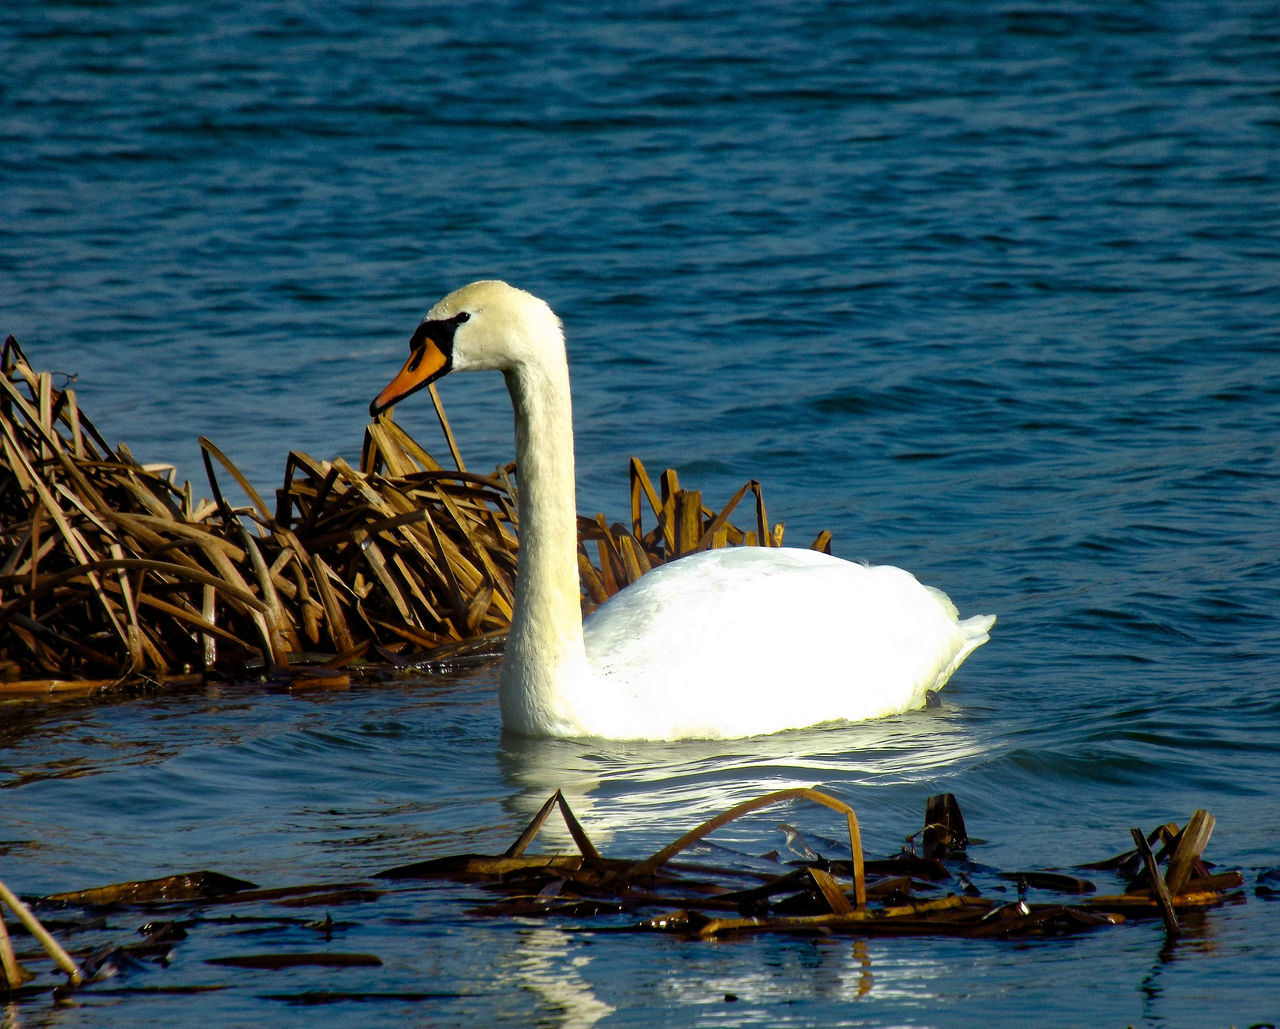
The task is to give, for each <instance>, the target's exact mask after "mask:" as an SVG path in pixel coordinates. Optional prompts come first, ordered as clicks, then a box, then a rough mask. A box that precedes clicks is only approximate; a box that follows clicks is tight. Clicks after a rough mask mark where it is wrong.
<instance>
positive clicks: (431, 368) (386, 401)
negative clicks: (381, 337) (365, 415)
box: [369, 336, 449, 418]
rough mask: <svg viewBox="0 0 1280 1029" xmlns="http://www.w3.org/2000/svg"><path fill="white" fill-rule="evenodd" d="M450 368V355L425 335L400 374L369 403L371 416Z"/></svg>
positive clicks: (432, 380)
mask: <svg viewBox="0 0 1280 1029" xmlns="http://www.w3.org/2000/svg"><path fill="white" fill-rule="evenodd" d="M415 342H416V340H415ZM448 370H449V355H447V354H446V353H445V352H444V351H443V350H441V349H440V348H439V347H438V346H436V344H435V342H434V341H433V340H432V339H431V337H430V336H423V338H422V345H421V346H420V347H416V348H414V350H413V352H412V353H411V354H410V355H409V360H408V361H406V362H405V365H404V367H403V368H401V369H400V374H399V375H397V376H396V377H395V378H394V379H392V380H391V381H390V382H389V383H387V387H386V389H384V390H383V391H382V392H381V393H379V394H378V395H377V396H376V397H375V398H374V401H373V403H372V404H370V405H369V415H370V417H373V418H376V417H377V416H378V415H380V414H381V413H382V412H383V411H385V410H386V409H387V408H388V407H390V406H391V405H392V404H394V403H396V402H397V401H400V400H403V399H404V398H405V397H407V396H409V395H410V394H411V393H416V392H418V390H420V389H422V388H423V387H424V386H427V385H428V384H430V383H432V382H434V381H435V380H436V379H438V378H440V376H441V375H443V374H444V373H445V372H447V371H448Z"/></svg>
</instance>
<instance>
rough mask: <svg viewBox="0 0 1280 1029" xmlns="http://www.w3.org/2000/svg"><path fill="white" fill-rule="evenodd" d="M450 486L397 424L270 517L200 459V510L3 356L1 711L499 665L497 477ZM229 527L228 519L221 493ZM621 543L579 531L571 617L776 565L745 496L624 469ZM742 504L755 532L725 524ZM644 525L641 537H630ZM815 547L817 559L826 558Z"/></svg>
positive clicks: (447, 474) (504, 592)
mask: <svg viewBox="0 0 1280 1029" xmlns="http://www.w3.org/2000/svg"><path fill="white" fill-rule="evenodd" d="M431 395H432V399H433V400H434V402H435V404H436V411H437V414H438V416H439V418H440V422H441V426H442V428H443V429H444V432H445V438H446V440H447V445H448V447H449V450H450V452H451V456H452V460H453V464H454V467H453V468H445V467H443V466H442V465H441V464H440V463H439V462H437V461H436V459H435V458H433V457H432V456H431V454H430V453H428V452H427V450H426V449H425V448H423V447H422V446H421V445H419V444H418V443H417V442H416V441H415V440H413V439H412V438H411V437H410V436H409V435H408V433H406V432H405V431H404V430H403V429H401V428H400V427H399V426H398V425H396V424H395V423H394V422H393V421H391V420H389V419H387V418H385V417H381V418H379V419H377V420H375V421H374V422H372V423H371V424H370V425H369V426H368V428H367V430H366V433H365V439H364V444H363V447H362V452H361V460H360V467H359V468H354V467H352V466H351V465H350V464H349V463H347V462H346V461H344V460H343V459H341V458H335V459H334V460H332V461H319V460H316V459H314V458H311V457H309V456H307V455H306V454H302V453H298V452H292V453H290V454H289V455H288V458H287V460H286V463H285V472H284V481H283V483H282V485H281V487H280V488H279V489H278V490H277V491H276V495H275V503H274V505H269V504H268V503H267V502H266V501H265V500H264V499H263V497H262V496H261V495H260V494H259V493H258V491H257V490H255V489H254V487H253V486H252V485H251V484H250V483H249V482H248V481H247V480H246V478H245V477H244V476H243V475H242V474H241V472H240V471H239V470H238V469H237V468H236V466H235V465H234V464H233V462H232V461H231V460H230V459H229V458H228V457H227V456H226V455H225V454H224V453H222V451H221V450H219V449H218V447H217V446H215V445H214V444H213V443H212V442H211V441H209V440H208V439H204V438H201V439H200V448H201V454H202V458H203V463H204V467H205V472H206V476H207V480H208V486H209V489H210V491H211V494H212V499H207V500H206V499H197V498H196V496H195V494H194V492H193V490H192V487H191V485H190V483H184V484H183V485H181V486H178V485H176V484H175V483H174V481H173V469H172V468H171V467H169V466H164V465H159V466H158V465H143V464H141V463H139V462H138V461H137V460H135V459H134V457H133V455H132V454H131V452H130V451H129V448H128V447H126V446H125V445H123V444H121V445H119V446H117V447H115V448H114V449H113V448H112V447H111V446H110V445H109V444H108V443H107V442H106V440H105V439H104V437H103V436H102V434H101V433H100V432H99V431H98V430H97V428H96V427H95V426H94V424H93V422H92V421H91V420H90V419H89V417H88V416H87V415H86V414H85V412H83V411H82V410H81V409H80V407H79V405H78V403H77V400H76V395H75V392H74V390H72V389H58V388H55V386H54V384H53V376H52V375H51V374H50V373H48V372H39V371H36V370H35V369H34V368H33V367H32V366H31V364H30V362H29V361H28V360H27V358H26V355H25V354H24V353H23V352H22V349H21V348H20V347H19V346H18V343H17V341H16V340H14V339H13V337H9V338H8V339H7V340H6V341H5V344H4V347H3V350H2V351H0V695H3V694H5V693H8V694H17V693H41V692H45V691H58V690H93V689H99V688H103V687H108V686H119V685H127V686H138V685H145V684H147V683H152V684H154V683H158V682H164V681H173V680H176V679H179V678H181V677H183V676H200V675H206V674H209V673H217V674H220V675H227V676H243V675H246V674H251V673H256V672H260V671H261V670H262V669H276V670H279V669H288V668H290V667H291V666H299V665H330V666H333V667H351V666H353V665H357V664H368V663H373V664H380V665H396V664H403V663H406V662H413V661H419V660H431V659H436V660H439V659H442V658H446V657H456V656H457V655H458V654H459V653H481V654H484V653H495V652H496V651H497V650H498V649H499V648H500V647H501V642H502V638H503V634H504V633H505V632H506V630H507V628H508V626H509V624H510V619H511V605H512V599H513V592H512V586H513V582H514V578H515V567H516V553H517V539H518V532H519V526H518V516H517V495H516V485H515V482H514V481H513V478H514V469H513V468H512V467H511V466H508V467H507V468H505V469H498V470H496V471H495V473H494V474H492V475H477V474H474V473H471V472H468V471H467V470H466V468H465V466H464V464H463V462H462V459H461V456H460V455H459V452H458V447H457V444H456V442H455V441H454V439H453V435H452V433H451V432H450V430H449V423H448V420H447V418H446V416H445V413H444V410H443V407H442V406H441V405H440V402H439V398H438V397H437V396H436V394H435V391H434V389H433V390H432V391H431ZM224 480H226V481H231V482H234V483H235V484H236V486H237V487H238V488H239V490H240V492H241V493H242V494H243V496H244V497H246V498H247V499H248V503H247V504H246V505H241V506H233V505H232V504H231V503H230V502H229V501H228V499H227V496H226V491H224V489H223V485H222V483H223V481H224ZM630 495H631V512H630V513H631V519H630V524H629V525H624V524H621V523H614V524H609V523H608V522H606V520H605V518H604V516H603V515H596V516H595V517H594V518H582V517H580V519H579V529H580V540H581V542H580V547H579V567H580V570H581V577H582V584H583V605H584V610H590V609H591V608H592V607H594V606H595V605H598V604H600V603H602V602H603V601H604V600H606V599H607V598H608V597H609V596H611V595H612V594H613V593H614V592H616V591H617V590H618V589H620V588H622V587H623V586H626V585H627V584H629V583H631V582H633V581H634V580H635V579H637V578H639V577H640V576H641V575H643V574H644V573H645V572H646V571H648V570H649V569H651V568H653V567H654V566H656V565H659V564H662V563H663V562H665V561H667V560H671V559H672V558H675V557H679V556H682V555H684V554H687V553H691V552H693V551H695V550H702V549H708V548H713V547H721V546H731V545H740V544H757V545H763V546H777V545H780V544H781V543H782V538H783V531H784V530H783V526H782V525H781V524H775V525H770V523H769V521H768V518H767V515H766V511H765V504H764V499H763V495H762V492H761V489H760V484H759V483H758V482H756V481H754V480H753V481H751V482H749V483H747V484H746V485H744V486H743V487H742V488H741V489H740V490H739V491H738V492H737V494H736V495H735V496H734V497H732V498H731V499H730V501H729V503H728V504H726V505H725V507H724V508H723V509H722V510H720V511H715V510H712V509H710V508H708V507H707V506H705V505H704V503H703V501H702V496H701V493H700V492H699V491H697V490H689V489H684V488H682V487H681V486H680V483H679V481H678V479H677V476H676V473H675V472H674V471H671V470H668V471H665V472H664V473H663V474H662V475H661V476H659V479H658V486H657V487H655V486H654V484H653V482H652V480H651V479H650V477H649V475H648V473H647V472H646V471H645V468H644V466H643V465H642V464H641V463H640V461H639V460H637V459H632V461H631V467H630ZM748 496H750V497H751V502H752V505H753V507H754V512H753V513H754V518H753V520H752V523H751V526H750V528H747V529H741V528H739V527H737V526H736V525H734V524H733V523H732V522H731V521H730V515H731V514H732V513H733V512H734V511H735V510H736V509H737V508H738V506H739V505H740V504H741V503H742V501H743V500H744V499H745V498H747V497H748ZM646 522H649V523H651V524H650V525H649V527H648V528H646V527H645V523H646ZM829 540H830V536H829V534H827V533H823V534H822V535H821V536H820V537H819V538H818V539H817V540H816V541H815V543H814V546H815V547H819V548H821V549H828V548H829Z"/></svg>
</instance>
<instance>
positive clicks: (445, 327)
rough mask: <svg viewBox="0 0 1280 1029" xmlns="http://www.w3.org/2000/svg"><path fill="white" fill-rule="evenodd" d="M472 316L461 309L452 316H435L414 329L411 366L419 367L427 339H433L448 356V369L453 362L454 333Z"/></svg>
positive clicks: (446, 367) (410, 341) (410, 344)
mask: <svg viewBox="0 0 1280 1029" xmlns="http://www.w3.org/2000/svg"><path fill="white" fill-rule="evenodd" d="M470 318H471V315H470V314H469V313H467V312H466V311H459V312H458V313H457V314H455V315H454V316H453V317H452V318H433V319H430V320H429V321H424V322H423V323H422V324H421V325H419V326H418V327H417V328H416V329H414V330H413V336H412V337H410V339H409V349H410V350H411V351H412V352H413V354H414V359H413V364H412V365H411V366H410V367H411V368H417V367H418V362H419V361H421V360H422V355H423V353H424V352H425V349H426V345H427V340H431V342H432V343H434V344H435V345H436V347H437V348H438V349H439V350H440V353H442V354H444V356H445V357H446V358H447V360H446V361H445V369H446V370H447V369H448V368H449V366H450V365H452V364H453V335H454V333H455V332H457V331H458V326H459V325H461V324H462V323H463V322H465V321H468V320H469V319H470Z"/></svg>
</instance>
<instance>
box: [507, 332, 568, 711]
mask: <svg viewBox="0 0 1280 1029" xmlns="http://www.w3.org/2000/svg"><path fill="white" fill-rule="evenodd" d="M543 355H545V357H546V359H545V360H538V359H533V360H527V361H524V362H521V363H520V364H519V365H518V366H516V367H514V368H511V369H509V370H508V371H506V372H505V376H506V380H507V389H508V391H509V392H510V393H511V403H512V406H513V407H514V408H515V419H516V476H517V483H518V486H519V514H520V553H519V558H518V562H517V566H516V584H515V607H514V610H513V612H512V618H511V632H510V634H509V635H508V637H507V648H506V656H505V658H504V660H503V665H502V681H501V689H500V691H499V698H500V702H501V706H502V720H503V724H504V725H506V726H507V727H508V728H510V729H514V730H516V731H517V732H525V733H545V732H548V731H556V730H557V729H559V730H560V731H563V730H564V729H565V727H566V719H567V711H566V709H565V707H564V702H563V697H564V691H565V689H566V688H570V689H571V688H572V686H573V684H575V683H578V682H581V681H582V680H583V677H584V675H585V672H586V654H585V650H584V647H583V643H582V606H581V599H580V594H579V587H578V556H577V548H578V525H577V500H576V497H575V491H574V467H573V409H572V403H571V401H570V399H569V369H568V365H567V363H566V361H565V359H564V351H563V349H561V348H552V349H551V350H550V352H547V351H541V352H540V353H539V355H538V357H542V356H543Z"/></svg>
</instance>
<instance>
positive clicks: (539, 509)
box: [370, 281, 995, 740]
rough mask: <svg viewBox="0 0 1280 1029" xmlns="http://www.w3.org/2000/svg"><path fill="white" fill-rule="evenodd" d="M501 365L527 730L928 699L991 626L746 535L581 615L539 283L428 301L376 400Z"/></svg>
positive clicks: (517, 664) (559, 372) (516, 673)
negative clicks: (516, 526)
mask: <svg viewBox="0 0 1280 1029" xmlns="http://www.w3.org/2000/svg"><path fill="white" fill-rule="evenodd" d="M486 369H488V370H498V371H501V372H502V373H503V375H504V376H505V378H506V382H507V389H508V391H509V392H510V394H511V401H512V405H513V407H514V409H515V419H516V470H517V475H518V478H519V484H520V490H519V508H520V510H519V515H520V552H519V556H518V561H517V570H516V584H515V598H514V600H515V603H514V605H513V614H512V619H511V631H510V633H509V635H508V637H507V646H506V652H505V654H504V657H503V665H502V675H501V681H500V686H499V701H500V705H501V708H502V720H503V725H504V726H505V727H506V728H507V729H510V730H512V731H515V732H518V733H522V734H525V735H531V736H560V737H593V736H594V737H605V738H610V739H649V740H672V739H684V738H704V739H705V738H732V737H742V736H753V735H758V734H763V733H772V732H778V731H780V730H783V729H795V728H802V727H805V726H810V725H816V724H818V723H821V722H828V721H836V720H845V721H860V720H864V719H869V718H878V717H882V716H885V715H891V714H897V713H900V712H903V711H907V710H911V709H913V708H919V707H923V706H924V704H925V700H926V694H927V693H928V692H929V691H930V690H937V689H939V688H941V687H942V686H943V684H945V683H946V681H947V680H948V679H949V678H950V676H951V674H952V673H953V672H954V671H955V670H956V669H957V668H958V667H959V666H960V664H961V663H962V662H963V661H964V659H965V658H966V657H968V655H969V654H970V653H972V651H973V650H974V649H976V648H977V647H979V646H981V645H982V644H983V643H985V642H986V641H987V638H988V635H987V634H988V630H989V629H990V628H991V626H992V624H993V623H994V622H995V617H994V616H993V615H980V616H976V617H972V618H966V619H961V618H960V617H959V615H958V614H957V612H956V609H955V606H954V605H953V604H952V603H951V601H950V600H949V599H948V598H947V596H946V595H945V594H943V593H942V592H941V591H939V590H935V589H933V588H931V587H928V586H924V585H921V583H919V582H918V581H917V580H916V579H915V577H914V576H912V575H911V574H910V573H909V572H905V571H903V570H901V569H899V568H892V567H888V566H879V567H872V566H867V565H862V564H854V563H851V562H848V561H842V560H840V559H838V558H835V557H832V556H830V555H828V554H822V553H818V552H817V551H811V550H797V549H787V548H781V549H780V548H764V547H741V548H733V549H722V550H712V551H706V552H703V553H697V554H692V555H689V556H687V557H683V558H680V559H679V560H676V561H672V562H669V563H667V564H665V565H661V566H659V567H658V568H655V569H654V570H653V571H651V572H649V573H648V574H646V575H644V576H643V577H642V578H641V579H639V580H638V581H637V582H635V583H633V584H632V585H630V586H628V587H627V588H626V589H624V590H622V591H620V592H619V593H617V594H616V595H615V596H614V597H612V598H610V600H609V601H608V602H607V603H605V604H603V605H601V606H600V608H598V609H597V610H596V611H595V613H594V614H592V615H591V616H590V617H589V618H587V619H585V621H584V619H583V618H582V614H581V610H582V609H581V594H580V587H579V582H578V566H577V543H578V539H577V511H576V499H575V490H574V461H573V425H572V404H571V400H570V395H569V369H568V362H567V360H566V357H565V348H564V334H563V330H562V328H561V325H560V322H559V319H557V318H556V316H555V315H554V314H553V313H552V311H551V309H550V308H549V307H548V306H547V305H546V304H545V303H544V302H543V301H541V300H539V299H538V298H536V297H534V296H532V295H531V294H529V293H525V292H523V291H522V290H518V289H515V288H513V287H511V286H508V285H507V284H506V283H503V282H494V281H485V282H476V283H472V284H471V285H470V286H465V287H463V288H462V289H460V290H457V291H456V292H454V293H451V294H449V295H448V296H447V297H445V298H444V299H443V300H441V301H440V302H439V303H438V304H436V306H435V307H433V308H432V309H431V311H429V312H428V314H427V316H426V318H424V319H423V321H422V323H421V324H420V325H419V326H418V329H417V331H416V332H415V333H414V335H413V338H412V340H411V341H410V356H409V360H408V362H407V363H406V364H405V366H404V368H403V369H402V371H401V372H400V374H399V375H397V376H396V377H395V379H393V380H392V382H391V383H390V384H389V385H388V386H387V387H386V389H384V390H383V391H382V393H380V394H379V395H378V397H377V398H376V399H375V400H374V402H373V403H372V404H371V405H370V412H371V413H372V414H374V415H377V414H378V413H380V412H381V411H382V410H384V409H385V408H387V407H389V406H390V405H391V404H394V403H396V402H397V401H398V400H400V399H403V398H404V397H406V396H408V395H409V394H410V393H413V392H415V391H416V390H418V389H421V388H422V387H424V386H426V385H427V384H428V383H429V382H432V381H434V380H435V379H437V378H439V377H440V376H441V375H444V374H446V373H448V372H451V371H473V370H486Z"/></svg>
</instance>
